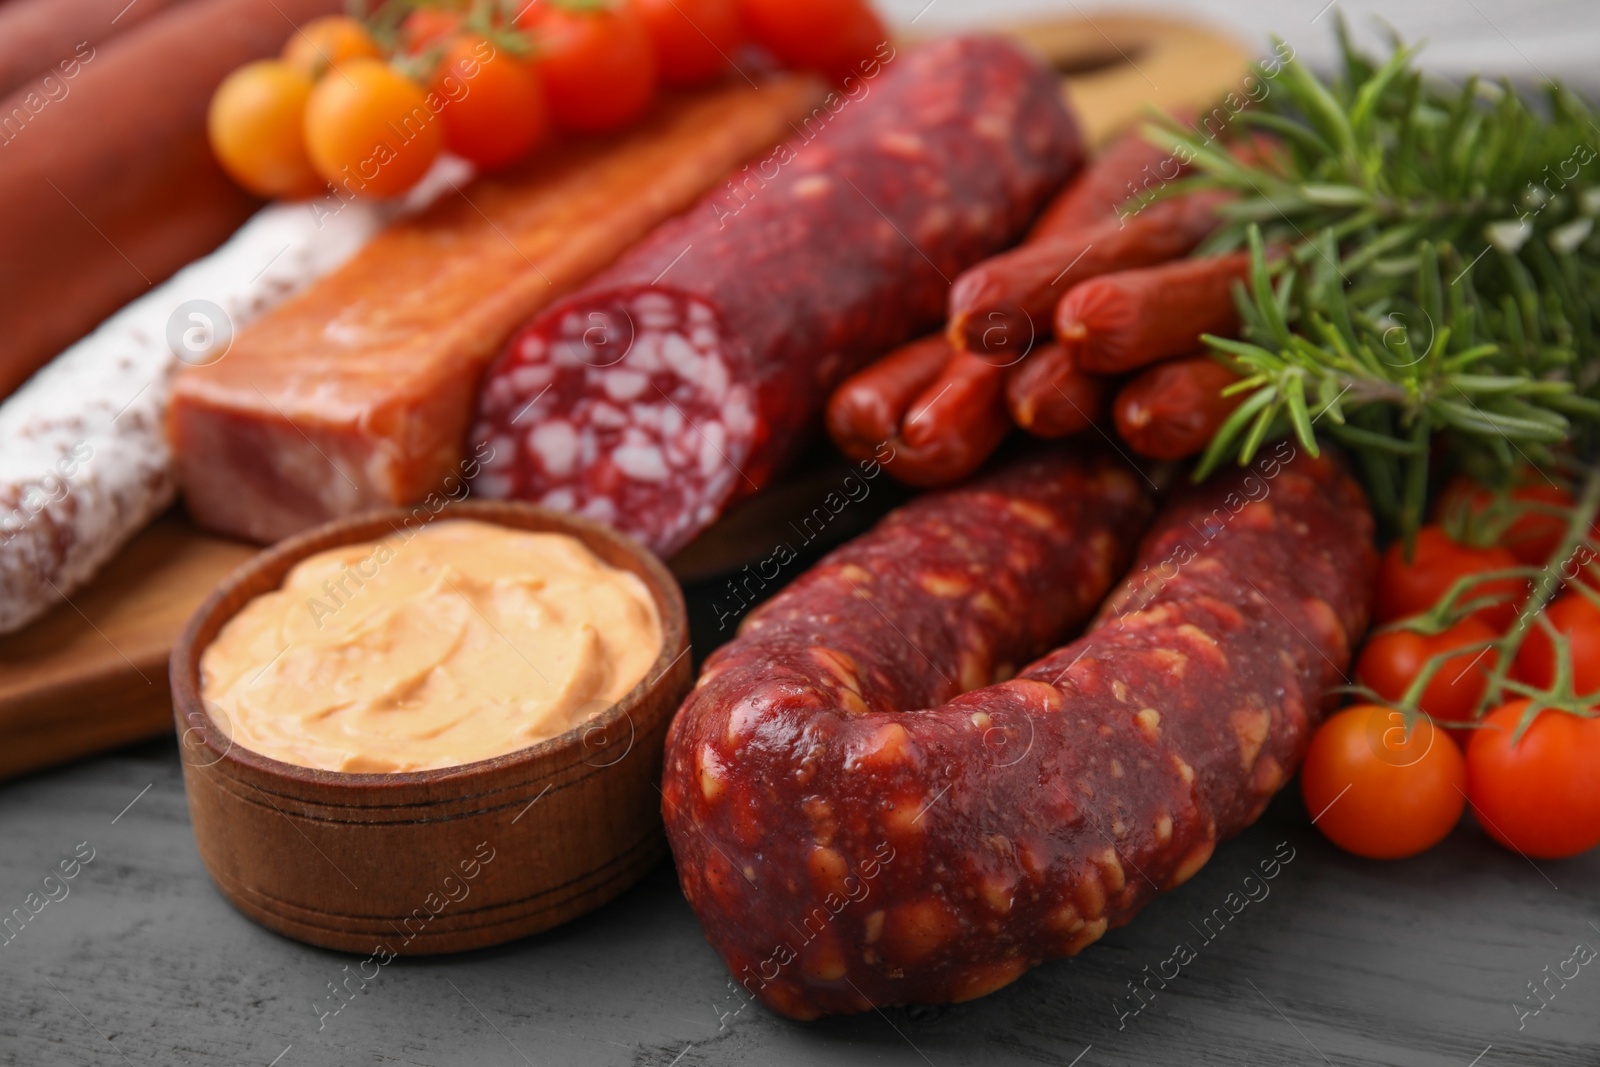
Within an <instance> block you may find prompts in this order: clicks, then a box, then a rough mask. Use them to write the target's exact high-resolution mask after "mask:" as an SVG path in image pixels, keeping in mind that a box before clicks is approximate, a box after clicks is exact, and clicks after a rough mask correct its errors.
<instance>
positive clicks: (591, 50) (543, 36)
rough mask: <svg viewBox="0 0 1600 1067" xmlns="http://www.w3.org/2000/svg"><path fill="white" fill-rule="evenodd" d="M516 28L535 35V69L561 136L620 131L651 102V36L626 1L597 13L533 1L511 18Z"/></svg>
mask: <svg viewBox="0 0 1600 1067" xmlns="http://www.w3.org/2000/svg"><path fill="white" fill-rule="evenodd" d="M569 5H570V6H569ZM517 24H518V25H519V26H521V27H522V28H523V29H525V30H527V31H529V33H531V34H532V35H533V45H534V52H535V57H536V60H535V63H534V69H535V70H536V71H537V72H538V74H539V81H540V83H541V84H542V85H543V86H544V96H545V103H546V104H547V105H548V106H549V108H550V118H551V120H552V121H554V122H555V124H556V125H557V126H559V127H561V128H562V129H566V130H571V131H573V132H574V133H605V132H606V131H608V130H615V129H619V128H621V127H623V126H626V125H627V124H628V123H630V122H632V121H633V120H634V119H636V118H638V117H639V116H640V115H642V114H643V113H644V111H645V109H646V108H648V107H649V106H650V102H651V101H652V100H653V99H655V93H656V56H655V50H654V48H653V47H652V45H651V43H650V31H649V30H648V29H646V28H645V22H644V19H643V18H641V17H640V15H639V12H638V11H637V10H635V9H634V7H633V5H632V4H631V3H629V2H627V0H614V2H612V3H611V4H608V5H606V6H603V7H594V6H592V5H590V4H580V3H578V2H577V0H567V2H566V3H564V2H563V0H538V2H536V3H533V4H530V5H529V6H528V7H526V8H524V9H523V10H522V11H521V12H520V13H519V14H518V15H517Z"/></svg>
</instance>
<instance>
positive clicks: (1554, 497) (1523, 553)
mask: <svg viewBox="0 0 1600 1067" xmlns="http://www.w3.org/2000/svg"><path fill="white" fill-rule="evenodd" d="M1510 497H1511V503H1512V504H1513V505H1514V504H1529V505H1547V506H1553V507H1558V508H1571V507H1572V506H1573V504H1574V501H1573V499H1572V494H1571V493H1569V492H1567V491H1566V490H1565V489H1562V488H1561V487H1560V486H1555V485H1550V484H1548V483H1539V484H1532V485H1522V486H1518V487H1517V488H1515V489H1513V490H1511V493H1510ZM1494 503H1495V494H1494V493H1493V492H1491V491H1490V490H1488V489H1485V488H1483V487H1482V486H1480V485H1477V484H1476V483H1475V482H1473V481H1472V480H1471V479H1468V478H1457V479H1455V480H1454V481H1452V482H1451V483H1450V485H1449V486H1448V487H1446V489H1445V491H1444V493H1443V494H1442V495H1441V496H1440V497H1439V506H1438V508H1437V509H1436V510H1435V514H1436V515H1437V516H1438V517H1439V518H1440V519H1441V520H1443V519H1460V518H1465V519H1469V520H1471V519H1479V518H1481V517H1482V516H1483V514H1484V512H1486V511H1487V510H1489V508H1491V507H1492V506H1493V505H1494ZM1566 532H1567V520H1566V519H1564V518H1562V517H1561V516H1560V515H1555V514H1550V513H1549V512H1546V511H1544V510H1530V511H1528V512H1526V513H1525V514H1522V515H1520V516H1518V517H1517V518H1515V519H1513V520H1512V521H1511V524H1510V525H1509V526H1507V527H1506V529H1505V532H1504V533H1503V534H1502V535H1501V536H1500V545H1501V547H1503V548H1506V549H1508V550H1509V551H1510V552H1511V554H1512V555H1514V556H1516V557H1517V559H1518V560H1520V561H1521V562H1523V563H1526V564H1527V565H1528V566H1530V567H1542V566H1544V565H1545V564H1546V563H1549V562H1550V557H1551V556H1552V555H1554V554H1555V551H1556V549H1557V548H1559V547H1560V546H1561V538H1562V536H1563V535H1564V534H1565V533H1566Z"/></svg>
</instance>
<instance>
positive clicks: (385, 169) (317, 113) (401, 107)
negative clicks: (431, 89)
mask: <svg viewBox="0 0 1600 1067" xmlns="http://www.w3.org/2000/svg"><path fill="white" fill-rule="evenodd" d="M339 69H340V76H339V77H335V78H323V79H322V80H321V81H320V82H318V83H317V87H316V88H315V89H313V90H312V91H311V99H310V101H308V102H307V104H306V148H307V150H308V151H309V153H310V155H311V162H312V163H313V164H314V165H315V166H316V168H317V171H318V173H320V174H321V175H322V176H323V177H324V178H326V179H327V180H328V181H330V182H333V183H335V184H338V185H341V186H345V185H347V186H348V187H349V188H350V189H351V190H352V191H353V192H358V193H361V194H363V195H366V196H396V195H398V194H400V193H403V192H405V191H406V190H407V189H410V188H411V187H412V186H413V185H415V184H416V183H417V179H418V178H421V177H422V176H423V175H424V174H426V173H427V171H428V168H429V167H431V166H432V165H433V161H434V159H435V158H437V157H438V155H439V152H440V150H441V149H443V147H444V126H443V123H441V122H440V121H439V117H438V116H437V115H435V114H434V113H433V111H432V110H430V109H429V107H428V94H427V93H426V92H425V91H424V90H423V89H422V87H421V86H419V85H417V84H416V83H414V82H412V81H411V80H409V79H408V78H406V77H404V76H403V75H401V74H398V73H396V72H395V71H393V70H391V69H389V67H388V66H386V65H385V64H383V63H380V62H378V61H377V60H375V59H357V60H354V61H352V62H349V63H346V64H344V65H343V66H341V67H340V68H339Z"/></svg>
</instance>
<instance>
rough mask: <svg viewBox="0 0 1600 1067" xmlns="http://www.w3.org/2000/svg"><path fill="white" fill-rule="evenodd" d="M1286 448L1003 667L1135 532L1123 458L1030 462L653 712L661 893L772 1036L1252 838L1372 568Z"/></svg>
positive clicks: (1317, 466)
mask: <svg viewBox="0 0 1600 1067" xmlns="http://www.w3.org/2000/svg"><path fill="white" fill-rule="evenodd" d="M1295 451H1296V447H1295V446H1294V445H1293V444H1292V443H1291V442H1282V443H1280V444H1278V445H1276V446H1269V447H1268V448H1267V449H1266V450H1265V452H1264V455H1263V458H1261V459H1258V460H1257V462H1256V464H1255V465H1254V466H1253V467H1252V468H1250V469H1247V470H1243V471H1235V472H1231V473H1229V474H1227V475H1225V476H1220V477H1218V478H1214V479H1213V480H1212V481H1210V482H1209V483H1207V484H1206V485H1204V486H1201V487H1199V488H1195V489H1190V490H1188V491H1185V492H1183V493H1181V494H1180V495H1179V496H1178V497H1177V498H1176V499H1175V500H1173V501H1172V502H1171V503H1170V504H1169V505H1168V506H1167V507H1166V509H1165V511H1164V512H1163V514H1162V516H1161V518H1160V519H1159V520H1158V521H1157V523H1156V525H1155V527H1154V529H1153V530H1152V531H1151V532H1150V533H1149V534H1148V536H1147V537H1146V538H1145V540H1144V543H1143V546H1142V548H1141V549H1140V551H1139V555H1138V560H1137V562H1136V564H1135V569H1134V571H1133V577H1131V578H1130V579H1129V580H1128V581H1127V582H1125V583H1124V585H1123V586H1122V587H1121V589H1120V591H1119V592H1117V593H1116V594H1115V595H1114V596H1113V597H1112V599H1111V600H1110V601H1109V602H1108V604H1107V606H1106V607H1105V608H1104V609H1103V610H1102V612H1101V614H1100V616H1099V618H1098V620H1097V622H1096V623H1095V624H1094V626H1093V627H1091V629H1090V631H1089V632H1088V633H1087V634H1086V635H1085V636H1084V637H1083V638H1082V639H1080V640H1078V641H1077V642H1075V643H1073V644H1069V645H1066V646H1065V647H1061V648H1058V649H1057V650H1056V651H1054V652H1051V653H1049V654H1048V655H1046V656H1045V657H1044V658H1043V659H1040V660H1038V661H1037V662H1035V663H1033V665H1032V666H1029V667H1026V668H1025V669H1024V670H1022V671H1021V673H1020V674H1017V675H1016V677H1014V678H1011V677H1010V676H1011V674H1012V671H1011V669H1010V667H1009V664H1013V663H1017V664H1020V663H1024V662H1026V660H1027V659H1028V658H1029V657H1031V656H1034V655H1037V654H1039V653H1040V652H1043V651H1045V650H1047V649H1049V648H1050V647H1052V646H1054V645H1057V644H1059V643H1060V641H1061V639H1062V637H1063V636H1064V634H1065V632H1066V631H1067V630H1068V629H1069V628H1070V627H1072V626H1073V625H1074V624H1075V623H1076V622H1078V621H1079V620H1081V619H1082V618H1083V616H1084V615H1085V614H1086V613H1087V612H1088V611H1089V610H1091V609H1092V605H1094V604H1095V603H1096V602H1097V601H1098V600H1099V598H1100V595H1101V593H1102V592H1103V591H1104V590H1105V589H1106V588H1107V587H1108V586H1109V584H1110V583H1111V581H1112V576H1113V575H1114V574H1116V573H1117V572H1118V571H1117V568H1118V566H1119V565H1120V564H1121V563H1122V562H1123V561H1124V560H1123V557H1124V554H1125V549H1124V548H1123V546H1124V545H1126V544H1128V543H1130V542H1131V541H1132V540H1133V537H1134V535H1135V533H1136V532H1137V531H1138V530H1139V529H1140V528H1141V527H1142V526H1143V525H1144V517H1145V515H1146V513H1147V508H1148V507H1149V503H1148V500H1147V498H1146V495H1145V494H1144V492H1143V491H1142V488H1141V483H1140V481H1139V479H1138V478H1137V476H1136V475H1134V474H1133V473H1132V472H1130V471H1128V470H1127V469H1125V468H1121V467H1118V466H1115V465H1113V464H1110V463H1108V462H1106V461H1105V460H1103V459H1082V458H1073V457H1071V456H1070V455H1067V454H1064V453H1062V452H1049V451H1046V452H1045V453H1043V454H1041V453H1038V452H1035V453H1032V454H1030V455H1029V456H1028V457H1027V458H1025V459H1024V460H1023V461H1022V462H1020V463H1014V464H1012V465H1011V466H1009V467H1004V468H1002V469H1001V470H999V471H998V472H996V473H994V474H991V475H988V476H986V477H983V478H980V479H979V480H977V481H975V482H973V483H970V484H969V485H967V486H964V487H962V488H958V489H955V490H952V491H949V492H945V493H936V494H930V495H928V496H924V497H922V498H920V499H919V500H916V501H914V502H913V503H911V504H910V505H908V506H906V507H905V508H902V509H901V510H900V511H898V512H896V513H894V514H892V515H891V516H890V517H889V518H887V519H886V520H884V522H883V523H882V524H881V525H879V526H878V527H877V528H876V529H874V530H873V531H871V532H869V533H867V534H866V535H864V536H863V537H861V538H858V539H857V540H856V541H854V542H852V543H851V544H849V545H846V546H845V547H843V548H841V549H839V550H838V551H836V552H834V553H833V554H832V555H830V556H829V557H827V558H826V559H824V560H823V562H822V563H821V564H819V565H818V566H817V567H816V568H815V569H813V570H812V571H810V572H809V573H807V574H805V575H803V576H801V577H800V578H799V579H798V580H797V581H795V582H794V583H793V584H792V585H791V586H790V587H789V588H788V589H787V590H785V591H784V592H783V593H781V594H779V595H778V596H777V597H775V598H774V599H773V600H771V601H769V602H768V603H767V604H766V605H765V606H763V608H762V609H761V610H760V611H758V612H757V613H756V614H754V615H753V616H751V617H750V619H749V620H748V621H747V622H746V623H745V625H744V626H743V628H742V632H741V634H740V636H739V637H738V638H737V639H735V640H734V641H733V642H732V643H730V644H729V645H727V646H725V647H724V648H723V649H721V650H720V651H718V652H717V653H716V654H714V655H713V656H712V657H711V658H710V659H709V660H708V662H707V663H706V666H705V669H704V672H703V673H702V675H701V678H700V681H699V684H698V686H697V688H696V690H695V692H694V693H693V694H692V695H691V696H690V698H689V700H688V701H687V702H686V703H685V705H684V707H683V708H682V710H681V711H680V712H679V714H678V716H677V718H676V720H675V721H674V723H673V725H672V727H671V730H670V732H669V735H668V740H667V752H666V763H665V769H664V774H663V784H662V790H663V813H664V816H665V821H666V826H667V831H668V835H669V838H670V840H671V843H672V849H673V853H674V855H675V857H676V860H677V867H678V873H679V877H680V878H681V880H682V884H683V888H684V893H685V895H686V896H687V898H688V900H689V903H690V904H691V906H692V907H693V908H694V909H695V911H696V912H697V913H698V915H699V916H700V919H701V921H702V923H703V924H704V926H705V929H706V933H707V936H708V938H709V939H710V941H711V943H712V945H713V946H714V947H715V948H716V949H717V950H718V951H719V952H720V953H721V954H722V956H723V959H724V960H725V961H726V963H727V965H728V968H729V970H730V971H731V972H732V974H733V976H734V980H735V981H737V982H738V983H739V984H740V985H741V987H742V988H743V989H744V990H745V991H746V993H747V994H748V995H749V996H751V997H754V998H759V999H760V1000H762V1001H763V1002H765V1003H766V1004H767V1005H768V1006H769V1007H771V1008H773V1009H774V1010H776V1011H779V1012H781V1013H783V1014H785V1015H789V1016H792V1017H795V1018H815V1017H817V1016H820V1015H824V1014H829V1013H836V1012H858V1011H867V1010H871V1009H873V1008H881V1007H883V1006H886V1005H890V1004H905V1003H921V1002H946V1001H959V1000H967V999H970V998H973V997H977V996H982V995H983V994H985V993H988V992H991V991H992V990H994V989H997V988H999V987H1001V986H1003V985H1006V984H1007V983H1009V982H1011V981H1013V980H1014V979H1016V978H1017V977H1018V976H1019V975H1021V974H1022V973H1023V972H1024V971H1026V970H1027V969H1028V968H1029V967H1032V966H1034V965H1035V964H1038V963H1040V962H1042V961H1043V960H1046V959H1050V958H1054V957H1059V956H1068V955H1072V954H1074V953H1076V952H1078V951H1080V950H1081V949H1083V948H1084V947H1085V946H1086V945H1088V944H1090V943H1092V942H1093V941H1095V940H1096V939H1097V938H1099V937H1100V936H1101V935H1102V934H1103V933H1104V932H1105V931H1106V929H1107V928H1108V927H1112V926H1119V925H1122V924H1123V923H1126V922H1128V921H1129V920H1130V919H1131V918H1132V917H1133V915H1134V914H1135V913H1136V912H1137V911H1138V910H1139V909H1140V908H1141V907H1143V906H1144V905H1145V904H1146V903H1148V902H1149V901H1150V899H1151V898H1152V897H1154V896H1155V895H1156V894H1157V893H1158V892H1160V891H1164V890H1168V889H1171V888H1173V887H1175V886H1177V885H1180V884H1182V883H1183V882H1184V881H1185V880H1187V879H1188V878H1189V877H1191V876H1192V875H1193V874H1194V873H1195V872H1196V871H1198V870H1199V869H1200V867H1201V866H1202V865H1203V864H1204V863H1205V862H1206V861H1207V859H1209V858H1210V856H1211V854H1212V850H1213V849H1214V848H1215V847H1216V844H1217V842H1218V841H1221V840H1223V839H1226V838H1228V837H1230V836H1232V835H1233V834H1236V833H1238V832H1239V831H1240V830H1242V829H1243V828H1244V827H1246V826H1248V825H1249V824H1250V823H1251V822H1252V821H1253V820H1254V819H1256V818H1257V817H1258V816H1259V815H1260V813H1261V812H1262V810H1263V809H1264V808H1265V807H1266V805H1267V802H1268V801H1269V800H1270V799H1271V797H1272V796H1273V794H1274V793H1275V792H1276V791H1277V790H1278V789H1279V787H1280V786H1282V785H1283V784H1284V782H1285V781H1287V780H1288V778H1289V776H1290V775H1291V774H1292V773H1293V771H1294V769H1295V766H1296V765H1297V764H1298V762H1299V760H1300V758H1301V757H1302V756H1303V754H1304V752H1305V748H1306V746H1307V744H1308V743H1309V739H1310V735H1311V732H1312V729H1313V727H1314V726H1315V725H1316V724H1317V722H1318V721H1319V720H1320V718H1321V716H1322V713H1323V705H1324V699H1325V696H1326V694H1327V692H1328V689H1329V687H1330V686H1331V685H1334V684H1336V683H1337V682H1338V681H1339V680H1340V678H1341V672H1342V671H1343V670H1344V668H1345V666H1346V665H1347V664H1348V661H1349V656H1350V651H1351V644H1352V642H1353V641H1354V640H1356V639H1357V637H1358V636H1359V634H1360V633H1361V631H1362V628H1363V627H1364V626H1365V625H1366V621H1367V615H1368V611H1369V599H1370V596H1371V590H1372V583H1373V574H1374V572H1375V569H1376V559H1377V557H1376V551H1375V548H1374V545H1373V523H1372V518H1371V515H1370V512H1369V510H1368V507H1367V504H1366V501H1365V499H1364V497H1363V496H1362V494H1361V491H1360V489H1359V488H1358V487H1357V485H1356V483H1355V482H1354V481H1353V480H1352V479H1351V478H1350V477H1349V476H1348V474H1346V473H1345V471H1344V470H1343V469H1342V467H1340V466H1339V465H1338V464H1337V463H1335V462H1333V461H1331V460H1328V459H1325V458H1324V459H1316V458H1312V457H1309V456H1296V454H1295ZM1007 678H1010V680H1009V681H1008V680H1004V679H1007ZM991 683H993V684H991ZM918 708H921V709H928V710H910V709H918Z"/></svg>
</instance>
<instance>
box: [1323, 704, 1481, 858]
mask: <svg viewBox="0 0 1600 1067" xmlns="http://www.w3.org/2000/svg"><path fill="white" fill-rule="evenodd" d="M1300 790H1301V793H1302V794H1303V795H1304V797H1305V802H1306V808H1307V810H1309V811H1310V812H1311V817H1312V818H1313V819H1315V820H1316V825H1317V829H1318V830H1321V831H1322V833H1323V836H1325V837H1327V838H1328V840H1330V841H1332V842H1333V843H1334V844H1336V845H1338V846H1339V847H1340V848H1342V849H1344V850H1345V851H1346V852H1354V853H1355V854H1356V855H1358V856H1366V857H1368V858H1369V859H1378V860H1389V859H1403V858H1405V857H1406V856H1415V855H1416V854H1417V853H1419V852H1425V851H1427V850H1428V849H1430V848H1432V847H1433V846H1434V845H1436V844H1438V843H1439V842H1440V841H1443V840H1444V839H1445V837H1446V836H1447V835H1448V834H1449V833H1450V831H1451V829H1453V828H1454V827H1455V825H1456V823H1457V822H1459V821H1460V819H1461V810H1462V808H1464V807H1465V806H1466V803H1467V793H1466V790H1467V768H1466V762H1465V761H1464V760H1463V759H1462V758H1461V749H1460V748H1458V747H1457V746H1456V743H1455V742H1454V741H1452V740H1451V739H1450V735H1449V734H1447V733H1445V731H1443V730H1440V729H1436V728H1435V727H1434V725H1433V724H1432V723H1431V722H1429V721H1428V720H1427V719H1425V718H1419V719H1417V720H1416V722H1415V724H1414V726H1413V728H1412V729H1411V730H1410V731H1409V732H1407V730H1406V727H1405V719H1404V717H1403V716H1402V715H1401V714H1400V713H1399V712H1398V711H1393V710H1391V709H1389V708H1380V707H1378V706H1377V705H1374V704H1359V705H1357V706H1355V707H1351V708H1346V709H1345V710H1343V711H1341V712H1339V713H1338V714H1337V715H1335V716H1333V718H1331V719H1329V720H1328V721H1327V722H1325V723H1323V724H1322V727H1321V728H1320V729H1319V730H1317V733H1316V736H1315V737H1313V738H1312V739H1311V749H1310V751H1308V752H1307V753H1306V762H1305V766H1304V768H1303V769H1302V770H1301V772H1300Z"/></svg>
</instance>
